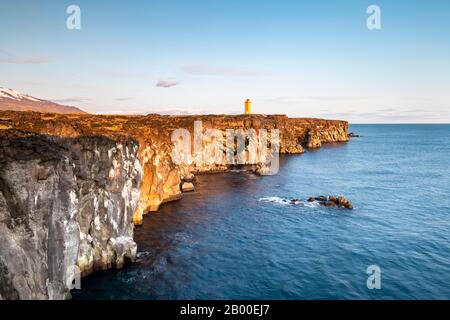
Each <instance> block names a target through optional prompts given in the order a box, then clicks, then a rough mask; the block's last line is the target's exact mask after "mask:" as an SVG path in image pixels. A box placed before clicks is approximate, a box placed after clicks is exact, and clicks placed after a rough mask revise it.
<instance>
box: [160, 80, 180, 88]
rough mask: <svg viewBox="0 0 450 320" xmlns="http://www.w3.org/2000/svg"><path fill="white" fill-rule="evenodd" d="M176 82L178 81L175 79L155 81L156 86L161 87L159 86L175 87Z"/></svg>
mask: <svg viewBox="0 0 450 320" xmlns="http://www.w3.org/2000/svg"><path fill="white" fill-rule="evenodd" d="M178 84H179V82H178V81H176V80H159V81H158V82H157V83H156V86H157V87H161V88H170V87H175V86H177V85H178Z"/></svg>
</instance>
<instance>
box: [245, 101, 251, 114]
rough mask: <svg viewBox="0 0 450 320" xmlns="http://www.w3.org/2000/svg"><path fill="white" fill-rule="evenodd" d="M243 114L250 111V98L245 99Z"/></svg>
mask: <svg viewBox="0 0 450 320" xmlns="http://www.w3.org/2000/svg"><path fill="white" fill-rule="evenodd" d="M244 104H245V114H251V113H252V102H251V100H250V99H247V100H245V103H244Z"/></svg>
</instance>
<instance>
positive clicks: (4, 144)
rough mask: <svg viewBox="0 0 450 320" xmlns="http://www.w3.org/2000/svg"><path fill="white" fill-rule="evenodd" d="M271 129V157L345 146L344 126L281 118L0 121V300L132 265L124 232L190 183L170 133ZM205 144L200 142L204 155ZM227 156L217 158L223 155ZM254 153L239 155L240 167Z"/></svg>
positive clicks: (61, 290)
mask: <svg viewBox="0 0 450 320" xmlns="http://www.w3.org/2000/svg"><path fill="white" fill-rule="evenodd" d="M195 120H201V121H202V126H203V130H202V131H203V132H205V131H206V130H207V129H210V128H215V129H218V130H219V132H220V135H222V136H223V137H224V138H225V137H226V130H227V129H245V130H248V129H250V128H253V129H255V130H256V132H259V131H260V129H268V130H270V129H279V132H280V145H279V148H280V152H282V153H302V152H303V147H302V146H305V147H309V148H317V147H320V146H321V145H322V144H323V143H328V142H344V141H347V140H348V137H347V128H348V125H347V122H344V121H331V120H320V119H289V118H287V117H286V116H262V115H252V116H188V117H168V116H159V115H150V116H92V115H56V114H39V113H18V112H0V299H1V298H3V299H63V298H64V297H65V295H66V293H67V292H68V290H69V289H70V287H71V284H72V282H73V281H74V279H75V278H76V277H77V274H78V273H81V275H82V276H84V275H87V274H89V273H90V272H92V271H93V270H102V269H107V268H110V267H118V268H120V267H122V265H123V263H124V261H126V260H133V259H134V258H135V255H136V244H135V242H134V241H133V228H134V226H133V222H134V224H140V223H141V222H142V216H143V215H144V214H145V213H147V212H149V211H156V210H158V208H159V206H160V205H161V204H162V203H164V202H166V201H170V200H174V199H178V198H180V197H181V193H182V192H181V189H182V188H180V186H182V185H183V182H184V181H191V180H192V173H193V172H194V173H196V172H211V171H224V170H227V169H228V168H229V165H227V163H226V161H225V158H224V160H223V162H221V163H215V164H205V163H202V164H200V165H195V164H189V165H188V164H186V165H176V164H174V162H173V161H172V150H173V142H172V141H171V133H172V132H173V131H174V130H176V129H178V128H185V129H186V130H188V131H189V132H190V133H192V134H193V132H194V121H195ZM212 144H213V141H212V140H211V139H209V138H208V137H206V138H204V139H203V141H202V147H203V148H202V150H207V149H208V148H209V147H211V145H212ZM226 151H227V150H226V149H225V148H224V149H223V152H224V153H225V152H226ZM252 152H253V153H254V151H251V150H248V151H246V153H245V157H244V161H243V162H244V164H249V163H250V162H251V161H250V159H251V158H252V157H253V156H254V158H256V161H257V162H258V161H261V159H260V158H258V156H257V155H255V154H252Z"/></svg>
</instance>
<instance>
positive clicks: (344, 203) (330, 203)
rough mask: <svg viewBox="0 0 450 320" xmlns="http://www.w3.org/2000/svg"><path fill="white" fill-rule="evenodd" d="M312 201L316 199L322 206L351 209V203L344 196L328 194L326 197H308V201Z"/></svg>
mask: <svg viewBox="0 0 450 320" xmlns="http://www.w3.org/2000/svg"><path fill="white" fill-rule="evenodd" d="M314 201H317V202H318V203H319V204H320V205H322V206H324V207H334V206H338V207H339V208H345V209H353V205H352V204H351V203H350V201H348V200H347V199H346V198H345V197H344V196H339V197H337V198H336V197H335V196H329V197H328V198H327V197H325V196H319V197H309V198H308V202H314Z"/></svg>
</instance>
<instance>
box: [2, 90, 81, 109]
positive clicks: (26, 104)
mask: <svg viewBox="0 0 450 320" xmlns="http://www.w3.org/2000/svg"><path fill="white" fill-rule="evenodd" d="M5 110H12V111H38V112H52V113H85V112H84V111H82V110H81V109H78V108H76V107H71V106H64V105H60V104H57V103H54V102H51V101H48V100H42V99H38V98H35V97H32V96H30V95H27V94H23V93H20V92H18V91H16V90H14V89H9V88H3V87H0V111H5Z"/></svg>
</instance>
